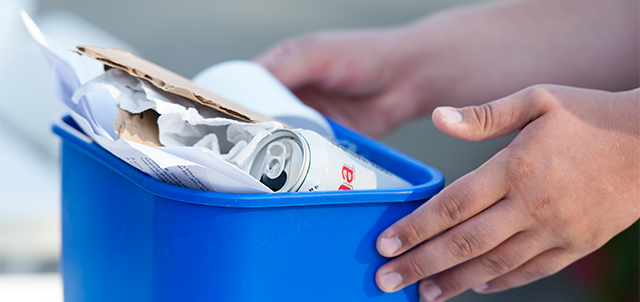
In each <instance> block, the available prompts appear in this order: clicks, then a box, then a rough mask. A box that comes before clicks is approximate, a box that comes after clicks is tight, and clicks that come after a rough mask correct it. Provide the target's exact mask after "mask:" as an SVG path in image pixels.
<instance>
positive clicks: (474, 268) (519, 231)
mask: <svg viewBox="0 0 640 302" xmlns="http://www.w3.org/2000/svg"><path fill="white" fill-rule="evenodd" d="M433 122H434V123H435V125H436V127H438V129H440V130H441V131H442V132H444V133H446V134H448V135H450V136H453V137H456V138H459V139H464V140H468V141H481V140H486V139H493V138H497V137H500V136H504V135H507V134H509V133H512V132H514V131H517V130H521V132H520V133H519V134H518V135H517V137H516V138H515V139H514V140H513V142H512V143H511V144H510V145H509V146H508V147H507V148H505V149H504V150H502V151H500V152H499V153H497V154H496V155H495V156H494V157H493V158H491V159H490V160H489V161H487V162H486V163H485V164H483V165H482V166H481V167H479V168H478V169H477V170H475V171H473V172H471V173H469V174H467V175H465V176H464V177H462V178H460V179H458V180H457V181H455V182H454V183H452V184H451V185H450V186H448V187H447V188H445V189H444V190H443V191H442V192H441V193H439V194H438V195H436V196H434V197H433V198H432V199H431V200H430V201H428V202H426V203H425V204H424V205H422V206H421V207H420V208H418V209H417V210H416V211H414V212H413V213H412V214H410V215H408V216H406V217H405V218H403V219H401V220H400V221H398V222H396V223H395V224H394V225H392V226H391V227H389V228H388V229H387V230H385V231H384V232H383V233H382V234H381V235H380V236H379V238H378V241H377V248H378V251H379V252H380V253H381V254H382V255H383V256H386V257H396V256H398V257H397V258H395V259H393V260H391V261H389V262H388V263H386V264H385V265H383V266H382V267H380V269H379V270H378V272H377V273H376V282H377V283H378V286H379V287H380V288H381V289H382V290H383V291H386V292H394V291H397V290H400V289H402V288H403V287H405V286H407V285H409V284H412V283H414V282H416V281H419V280H421V279H422V281H421V282H420V285H419V289H420V294H421V296H422V297H423V298H424V299H425V300H427V301H444V300H445V299H448V298H451V297H453V296H455V295H457V294H459V293H461V292H463V291H465V290H467V289H469V288H473V290H474V291H476V292H480V293H490V292H496V291H502V290H506V289H509V288H513V287H517V286H521V285H524V284H527V283H530V282H532V281H534V280H537V279H540V278H543V277H545V276H548V275H551V274H553V273H555V272H557V271H559V270H560V269H562V268H564V267H565V266H567V265H569V264H570V263H572V262H574V261H576V260H577V259H579V258H581V257H584V256H585V255H587V254H589V253H591V252H593V251H594V250H596V249H597V248H599V247H600V246H602V245H603V244H605V243H606V242H607V241H608V240H609V239H611V238H612V237H613V236H615V235H616V234H618V233H619V232H621V231H622V230H624V229H626V228H627V227H629V226H630V225H631V224H632V223H633V222H634V221H636V220H638V218H639V217H640V210H639V208H640V153H639V152H640V89H636V90H633V91H629V92H621V93H609V92H604V91H595V90H587V89H577V88H569V87H562V86H534V87H532V88H528V89H525V90H523V91H521V92H518V93H516V94H514V95H511V96H509V97H506V98H504V99H501V100H497V101H494V102H491V103H488V104H485V105H482V106H473V107H466V108H462V109H454V108H442V107H441V108H438V109H436V110H435V111H434V113H433ZM430 237H433V238H431V239H429V238H430ZM427 239H429V240H427ZM425 240H426V241H425ZM410 249H411V250H410Z"/></svg>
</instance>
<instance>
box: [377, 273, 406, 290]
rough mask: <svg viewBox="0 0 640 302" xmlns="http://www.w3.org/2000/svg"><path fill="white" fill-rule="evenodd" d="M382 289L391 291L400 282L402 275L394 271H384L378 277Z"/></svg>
mask: <svg viewBox="0 0 640 302" xmlns="http://www.w3.org/2000/svg"><path fill="white" fill-rule="evenodd" d="M380 283H382V284H380V285H381V287H382V290H384V291H392V290H393V289H394V288H396V287H398V285H400V284H401V283H402V276H400V274H398V273H396V272H391V273H386V274H384V275H382V277H380Z"/></svg>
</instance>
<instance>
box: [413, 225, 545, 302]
mask: <svg viewBox="0 0 640 302" xmlns="http://www.w3.org/2000/svg"><path fill="white" fill-rule="evenodd" d="M534 236H535V235H534V234H533V233H532V232H531V231H523V232H519V233H517V234H515V235H513V236H512V237H511V238H509V239H508V240H507V241H505V242H503V243H502V244H500V245H498V246H497V247H496V248H494V249H492V250H490V251H489V252H487V253H485V254H483V255H480V256H478V257H476V258H474V259H472V260H469V261H468V262H465V263H463V264H461V265H459V266H456V267H453V268H451V269H449V270H446V271H444V272H442V273H439V274H437V275H435V276H432V277H429V278H427V279H425V280H423V281H422V282H421V283H420V286H419V288H420V293H421V295H422V297H423V298H424V299H425V300H427V301H434V300H436V299H437V300H445V299H449V298H451V297H453V296H455V295H458V294H459V293H462V292H463V291H466V290H467V289H470V288H472V287H475V286H479V285H481V284H484V283H486V282H488V281H490V280H492V279H495V278H497V277H500V276H502V275H504V274H506V273H508V272H510V271H512V270H514V269H516V268H517V267H519V266H521V265H522V264H524V263H525V262H527V261H529V260H530V259H532V258H534V257H535V256H537V255H538V254H540V253H542V252H544V251H546V250H547V249H549V248H550V246H548V245H547V244H544V243H542V242H541V241H540V240H535V238H534ZM436 292H437V293H438V294H437V295H435V294H434V293H436Z"/></svg>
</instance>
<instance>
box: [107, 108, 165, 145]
mask: <svg viewBox="0 0 640 302" xmlns="http://www.w3.org/2000/svg"><path fill="white" fill-rule="evenodd" d="M158 117H160V116H159V115H158V113H157V112H156V111H155V110H153V109H148V110H145V111H143V112H140V113H138V114H133V113H131V112H129V111H126V110H124V109H122V108H120V106H118V115H116V118H115V119H114V120H113V128H114V129H115V131H116V134H117V135H118V137H119V138H122V139H126V140H130V141H134V142H137V143H141V144H143V145H147V146H149V147H162V146H163V145H162V144H161V143H160V139H159V134H158V132H159V131H158Z"/></svg>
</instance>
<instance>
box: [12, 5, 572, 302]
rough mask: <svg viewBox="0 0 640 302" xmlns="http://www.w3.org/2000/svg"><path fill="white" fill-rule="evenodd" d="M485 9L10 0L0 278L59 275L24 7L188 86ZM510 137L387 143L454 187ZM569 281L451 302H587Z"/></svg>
mask: <svg viewBox="0 0 640 302" xmlns="http://www.w3.org/2000/svg"><path fill="white" fill-rule="evenodd" d="M480 2H484V1H480V0H475V1H471V0H467V1H464V0H455V1H453V0H447V1H445V0H430V1H417V0H396V1H381V0H369V1H364V0H353V1H336V0H325V1H311V0H297V1H292V0H272V1H255V0H236V1H205V0H183V1H167V0H156V1H153V2H148V1H132V0H110V1H88V0H57V1H26V0H22V1H20V0H15V1H14V0H2V1H1V2H0V3H1V4H0V11H3V13H2V15H0V33H2V35H0V39H2V40H0V169H1V171H2V178H1V179H0V219H1V220H0V273H2V274H4V275H5V276H6V275H9V274H16V273H30V272H55V271H56V270H57V257H58V254H57V253H58V249H59V244H60V243H59V241H60V231H59V209H58V206H59V195H60V192H59V191H60V190H59V186H60V185H59V180H60V176H59V173H60V171H59V167H58V164H57V158H58V151H57V150H58V144H59V142H58V139H57V138H56V137H55V136H54V135H53V134H52V133H51V132H50V130H49V128H50V127H49V124H50V121H51V120H52V119H53V118H54V117H55V116H56V115H58V114H60V113H61V112H63V111H64V110H63V107H62V106H61V105H60V104H59V103H58V102H57V100H55V98H54V97H53V94H52V92H51V91H50V88H49V84H48V81H49V70H48V67H47V65H46V62H45V61H44V59H43V58H42V56H41V55H40V53H39V51H38V49H37V47H36V46H35V43H33V41H31V40H30V39H29V38H28V37H27V36H26V31H25V30H24V28H23V27H22V25H21V24H20V23H19V20H18V18H17V8H20V7H24V8H26V9H27V11H28V12H29V13H30V14H31V15H32V16H33V17H34V19H35V20H36V22H37V23H38V24H39V25H40V26H41V27H42V28H43V31H44V32H45V34H46V35H47V36H49V37H52V38H53V39H55V40H58V42H60V43H61V44H64V45H65V46H67V45H66V44H65V43H71V42H74V41H76V42H77V41H78V40H80V41H81V42H80V43H83V44H96V43H104V45H100V46H105V47H107V46H108V47H119V48H124V49H128V50H130V51H133V52H134V53H136V54H138V55H140V56H142V57H144V58H146V59H148V60H150V61H152V62H155V63H157V64H159V65H161V66H164V67H166V68H168V69H170V70H172V71H175V72H177V73H179V74H181V75H183V76H185V77H187V78H191V77H193V76H194V75H195V74H196V73H198V72H199V71H201V70H203V69H205V68H206V67H208V66H210V65H212V64H215V63H218V62H222V61H225V60H231V59H250V58H252V57H254V56H255V55H257V54H259V53H260V52H261V51H263V50H265V49H266V48H268V47H269V46H271V45H273V44H274V43H276V42H278V41H279V40H281V39H284V38H287V37H290V36H294V35H300V34H304V33H307V32H310V31H317V30H323V29H339V28H357V27H381V26H390V25H398V24H402V23H406V22H410V21H413V20H415V19H417V18H420V17H423V16H425V15H428V14H430V13H433V12H435V11H438V10H442V9H447V8H451V7H455V6H460V5H468V4H477V3H480ZM14 14H15V15H14ZM2 17H4V18H2ZM95 33H98V34H95ZM97 36H99V37H100V39H97V40H95V39H94V38H96V37H97ZM70 37H74V38H73V39H71V38H70ZM82 39H86V41H85V40H82ZM92 39H94V40H92ZM96 41H97V42H96ZM92 42H93V43H92ZM71 47H73V45H71V46H69V48H71ZM511 138H512V136H511V137H506V138H502V139H497V140H494V141H488V142H482V143H468V142H462V141H458V140H455V139H452V138H449V137H447V136H445V135H443V134H441V133H439V131H437V129H435V127H434V126H433V125H432V123H431V121H430V120H429V119H427V118H425V119H422V120H416V121H413V122H410V123H408V124H406V125H405V126H404V127H402V128H401V129H399V130H398V131H396V132H395V133H393V134H391V135H389V136H388V137H386V138H384V139H383V140H382V141H383V142H384V143H386V144H388V145H390V146H392V147H394V148H396V149H398V150H400V151H402V152H404V153H406V154H408V155H410V156H412V157H414V158H417V159H419V160H421V161H423V162H425V163H427V164H429V165H432V166H434V167H436V168H438V169H439V170H441V171H442V172H443V173H444V174H445V177H446V179H447V182H448V183H449V182H451V181H452V180H455V179H456V178H458V177H460V176H462V175H464V174H465V173H467V172H469V171H471V170H473V169H475V168H476V167H478V166H479V165H481V164H482V163H483V162H484V161H485V160H487V159H488V158H490V157H491V156H492V155H493V154H494V153H496V152H497V151H498V150H500V149H501V148H503V147H505V146H506V145H507V144H508V143H509V141H510V140H511ZM2 274H0V276H2ZM572 280H573V279H571V278H569V277H567V276H566V273H560V274H558V275H556V276H554V277H551V278H547V279H545V280H542V281H540V282H537V283H534V284H532V285H528V286H525V287H522V288H519V289H515V290H512V291H508V292H506V293H501V294H493V295H477V294H475V293H472V292H467V293H465V294H463V295H461V296H459V297H457V298H454V299H452V300H451V301H514V300H518V301H582V300H584V299H583V298H584V297H583V296H582V295H581V291H580V287H579V286H578V285H577V284H575V282H574V281H572Z"/></svg>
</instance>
